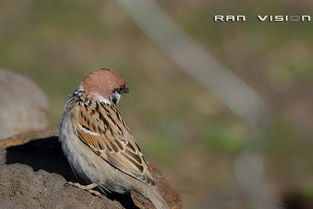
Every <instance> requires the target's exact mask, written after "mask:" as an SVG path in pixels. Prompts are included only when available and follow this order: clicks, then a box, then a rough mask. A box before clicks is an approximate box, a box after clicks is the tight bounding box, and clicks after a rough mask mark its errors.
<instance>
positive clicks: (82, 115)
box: [59, 69, 169, 209]
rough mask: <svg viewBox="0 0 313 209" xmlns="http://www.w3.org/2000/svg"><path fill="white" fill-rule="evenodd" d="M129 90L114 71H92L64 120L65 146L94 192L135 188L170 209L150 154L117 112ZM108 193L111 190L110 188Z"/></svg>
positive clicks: (74, 167) (70, 101)
mask: <svg viewBox="0 0 313 209" xmlns="http://www.w3.org/2000/svg"><path fill="white" fill-rule="evenodd" d="M128 91H129V89H128V87H127V85H126V83H125V81H124V80H123V78H122V77H121V75H120V74H119V73H118V72H116V71H114V70H111V69H100V70H97V71H94V72H91V73H89V74H88V75H87V76H85V77H84V78H83V80H82V81H81V82H80V85H79V86H78V88H77V89H76V90H75V91H74V92H73V93H71V94H70V96H69V98H68V101H67V103H66V105H65V107H64V113H63V115H62V118H61V121H60V137H59V140H60V142H61V145H62V150H63V152H64V155H65V156H66V158H67V160H68V162H69V164H70V166H71V167H72V170H73V171H74V173H75V174H76V175H77V176H79V177H80V178H82V179H83V180H84V181H85V182H87V183H89V184H88V185H80V184H78V183H71V184H72V185H74V186H77V187H80V188H82V189H85V190H88V191H90V192H92V193H94V194H96V195H99V194H100V193H99V192H97V191H95V190H93V189H94V188H96V187H97V188H98V189H99V190H100V191H109V192H117V193H127V192H131V191H135V192H137V193H140V194H141V195H143V196H144V197H146V198H147V199H149V200H150V201H151V202H152V203H153V205H154V206H155V208H157V209H168V208H169V206H168V204H167V203H166V202H165V200H164V199H163V198H162V197H161V195H160V193H159V191H158V188H157V187H156V185H155V179H154V178H153V177H152V175H151V173H150V172H149V170H148V167H147V164H146V161H145V159H144V156H143V155H142V153H141V151H140V148H139V146H138V144H137V143H136V142H135V139H134V137H133V135H132V134H131V132H130V130H129V128H128V126H127V124H126V123H125V121H124V120H123V118H122V116H121V114H120V113H119V111H118V110H117V104H118V103H119V101H120V98H121V95H122V94H124V93H128ZM104 193H105V192H104Z"/></svg>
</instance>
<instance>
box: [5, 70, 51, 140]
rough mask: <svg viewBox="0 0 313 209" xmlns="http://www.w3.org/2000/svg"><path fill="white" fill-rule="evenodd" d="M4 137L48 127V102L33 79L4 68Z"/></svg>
mask: <svg viewBox="0 0 313 209" xmlns="http://www.w3.org/2000/svg"><path fill="white" fill-rule="evenodd" d="M0 98H1V100H0V138H6V137H10V136H13V135H15V134H18V133H22V132H25V131H29V130H40V129H44V128H46V127H47V124H48V122H47V119H46V115H45V112H46V110H47V109H48V100H47V98H46V96H45V94H44V93H43V92H42V90H41V89H40V88H39V87H38V86H37V85H36V84H35V83H34V82H33V81H31V80H30V79H28V78H27V77H25V76H22V75H18V74H16V73H13V72H9V71H5V70H1V69H0Z"/></svg>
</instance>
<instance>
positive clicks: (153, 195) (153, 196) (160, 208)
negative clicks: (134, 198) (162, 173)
mask: <svg viewBox="0 0 313 209" xmlns="http://www.w3.org/2000/svg"><path fill="white" fill-rule="evenodd" d="M145 195H146V197H147V198H149V200H150V201H151V202H152V203H153V205H154V207H155V208H156V209H170V207H169V206H168V204H167V203H166V202H165V200H164V199H163V198H162V196H161V195H160V193H159V191H158V189H157V187H153V188H151V187H150V189H149V190H148V191H147V192H146V193H145Z"/></svg>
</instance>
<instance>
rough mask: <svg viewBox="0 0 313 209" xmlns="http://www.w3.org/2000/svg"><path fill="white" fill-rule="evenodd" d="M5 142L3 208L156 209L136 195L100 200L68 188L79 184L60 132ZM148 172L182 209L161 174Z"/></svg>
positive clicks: (1, 152) (0, 164) (0, 166)
mask: <svg viewBox="0 0 313 209" xmlns="http://www.w3.org/2000/svg"><path fill="white" fill-rule="evenodd" d="M3 142H5V143H0V147H1V148H0V203H1V207H0V208H4V209H15V208H19V209H20V208H21V209H24V208H25V209H26V208H31V209H36V208H53V209H54V208H60V209H74V208H75V209H76V208H80V209H85V208H86V209H89V208H93V209H100V208H102V209H107V208H110V209H122V208H141V209H143V208H154V207H153V206H152V204H151V203H150V202H149V201H148V200H146V199H145V198H143V197H142V196H141V195H139V194H136V193H132V194H131V195H129V194H128V195H119V194H113V193H111V194H107V196H103V197H102V198H99V197H95V196H93V195H91V194H90V193H89V192H87V191H84V190H81V189H78V188H76V187H72V186H66V185H65V183H66V181H74V182H75V181H76V182H77V181H78V182H79V179H77V178H76V177H75V176H74V175H73V173H72V171H71V168H70V166H69V165H68V163H67V161H66V159H65V157H64V156H63V153H62V151H61V147H60V144H59V143H58V138H57V131H54V130H52V131H40V132H29V133H27V134H24V135H19V136H16V137H12V138H10V139H6V140H4V141H3ZM149 169H150V170H151V172H152V174H153V176H154V177H155V178H156V179H157V182H156V183H157V185H158V187H159V190H160V191H161V194H162V196H163V197H164V198H165V200H166V201H167V202H168V204H169V205H170V206H171V207H172V208H177V209H179V208H181V201H180V198H179V196H178V194H177V193H176V192H175V191H174V190H173V189H172V187H171V186H170V185H169V183H168V182H167V181H166V179H165V178H164V177H163V176H162V174H161V173H160V172H159V171H158V170H157V169H155V168H153V167H152V166H149ZM80 183H83V182H80Z"/></svg>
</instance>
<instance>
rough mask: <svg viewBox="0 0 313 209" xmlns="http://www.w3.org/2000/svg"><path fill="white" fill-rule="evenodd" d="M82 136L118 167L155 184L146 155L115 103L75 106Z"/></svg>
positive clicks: (75, 113) (143, 180)
mask: <svg viewBox="0 0 313 209" xmlns="http://www.w3.org/2000/svg"><path fill="white" fill-rule="evenodd" d="M73 110H74V112H73V115H75V119H76V120H75V121H77V126H76V127H75V128H76V131H77V134H78V136H79V139H80V140H81V141H82V142H83V143H85V144H86V145H87V146H88V147H89V148H90V149H91V150H93V151H94V152H95V153H96V154H98V155H99V156H100V157H102V159H104V160H105V161H106V162H108V163H110V164H111V165H112V166H113V167H115V168H116V169H119V170H120V171H122V172H124V173H125V174H127V175H129V176H132V177H133V178H135V179H137V180H139V181H141V182H144V183H146V184H149V185H154V182H153V177H152V176H151V174H150V172H149V170H148V168H147V165H146V163H145V160H144V158H143V155H142V154H141V152H140V149H139V147H138V146H137V144H136V142H135V141H134V138H133V136H132V135H131V134H130V132H129V129H128V127H127V126H126V124H125V122H124V121H123V119H122V117H121V116H120V113H119V112H118V111H117V110H116V108H115V107H114V106H111V105H109V104H104V103H96V102H91V103H90V104H89V105H88V106H86V105H85V104H84V105H78V108H73Z"/></svg>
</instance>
